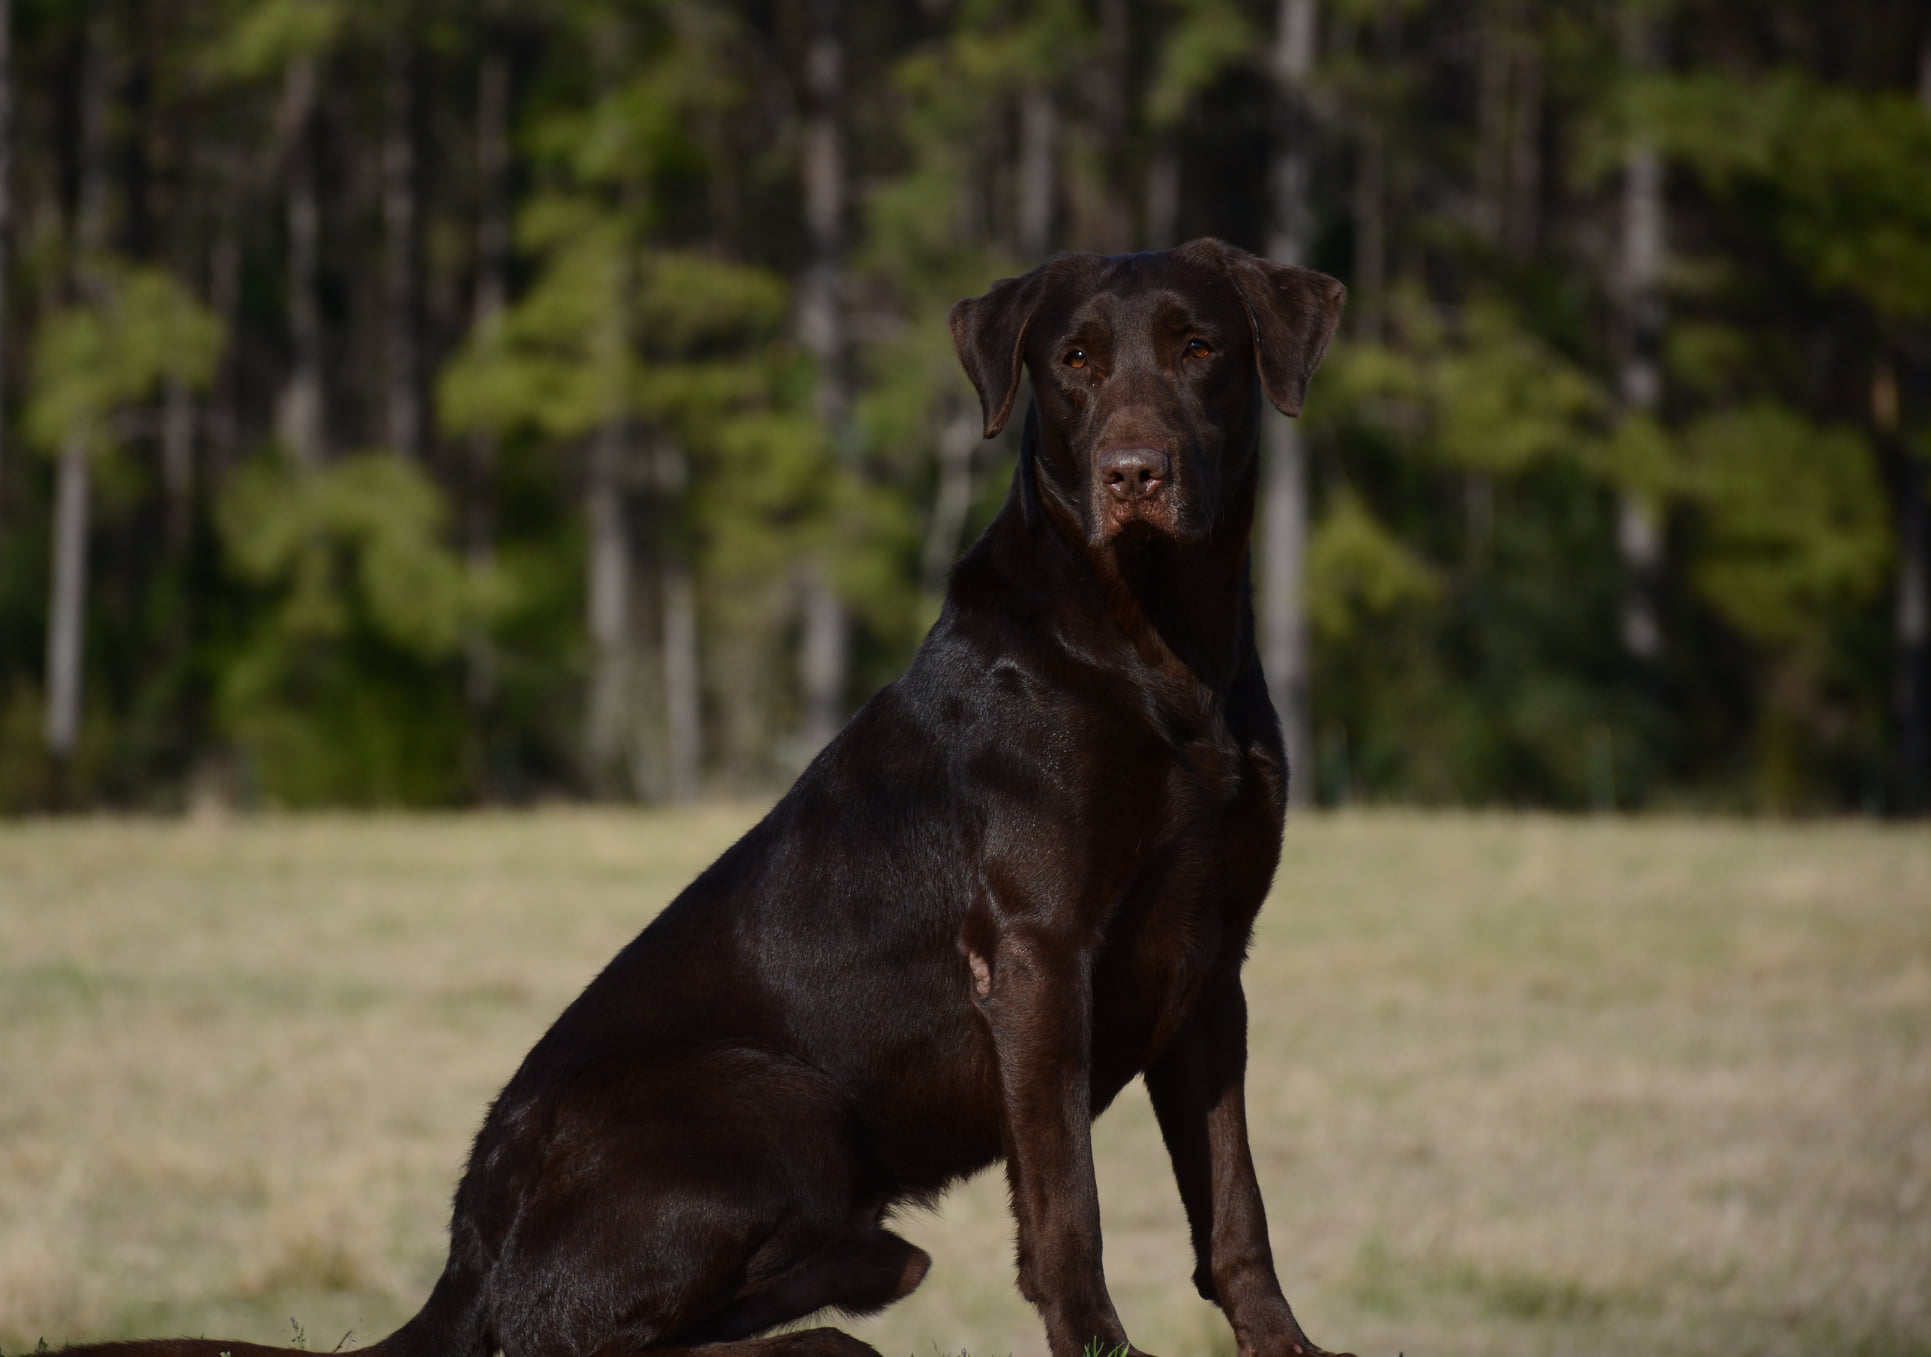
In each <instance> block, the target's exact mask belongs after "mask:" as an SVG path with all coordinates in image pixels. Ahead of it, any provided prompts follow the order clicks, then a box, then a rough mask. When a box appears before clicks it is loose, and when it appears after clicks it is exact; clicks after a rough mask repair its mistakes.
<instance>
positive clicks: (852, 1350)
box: [595, 1328, 880, 1357]
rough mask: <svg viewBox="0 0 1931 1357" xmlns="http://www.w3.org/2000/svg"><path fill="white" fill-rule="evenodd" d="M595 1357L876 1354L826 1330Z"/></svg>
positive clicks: (841, 1356)
mask: <svg viewBox="0 0 1931 1357" xmlns="http://www.w3.org/2000/svg"><path fill="white" fill-rule="evenodd" d="M595 1357H880V1354H879V1351H878V1349H877V1348H875V1347H873V1346H872V1345H871V1344H870V1343H863V1342H860V1341H859V1340H858V1339H856V1338H853V1337H852V1336H851V1335H850V1334H848V1333H845V1332H842V1331H841V1330H838V1329H829V1328H826V1329H802V1330H800V1331H798V1332H797V1333H774V1334H772V1335H771V1336H770V1337H768V1338H742V1339H738V1340H737V1341H735V1342H725V1343H694V1344H690V1345H686V1346H672V1347H653V1348H645V1349H644V1350H643V1351H641V1352H636V1353H633V1352H631V1351H630V1350H628V1349H624V1350H621V1351H620V1350H617V1349H606V1350H603V1351H599V1352H598V1353H597V1354H596V1355H595Z"/></svg>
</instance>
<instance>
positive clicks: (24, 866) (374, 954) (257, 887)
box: [0, 807, 1931, 1357]
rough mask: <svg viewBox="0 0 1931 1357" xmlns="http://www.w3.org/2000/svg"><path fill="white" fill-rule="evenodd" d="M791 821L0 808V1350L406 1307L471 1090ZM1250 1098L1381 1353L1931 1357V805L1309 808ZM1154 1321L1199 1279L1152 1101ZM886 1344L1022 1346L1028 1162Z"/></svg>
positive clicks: (1117, 1131)
mask: <svg viewBox="0 0 1931 1357" xmlns="http://www.w3.org/2000/svg"><path fill="white" fill-rule="evenodd" d="M753 813H754V812H752V811H750V810H745V809H740V808H728V807H725V808H718V807H713V808H707V809H703V810H697V811H692V812H688V813H679V814H621V813H589V812H585V813H575V812H571V813H561V812H558V813H545V814H537V815H530V816H517V817H511V816H473V817H466V818H451V819H404V818H384V819H368V820H357V819H346V818H345V819H288V820H282V819H265V820H258V821H233V822H226V821H206V822H201V821H190V822H186V823H171V824H163V823H151V822H132V823H126V822H114V821H99V822H77V823H32V824H16V825H11V826H0V1349H4V1351H6V1352H8V1353H18V1352H20V1351H22V1350H28V1351H30V1350H31V1349H32V1347H33V1345H34V1343H35V1341H36V1340H37V1339H38V1338H40V1337H41V1336H43V1335H44V1336H45V1337H47V1338H48V1339H49V1340H50V1341H53V1342H55V1343H58V1342H61V1341H65V1340H69V1339H79V1338H82V1337H96V1336H110V1335H120V1336H134V1335H150V1336H151V1335H167V1334H178V1333H207V1334H211V1335H220V1336H224V1337H234V1338H247V1339H255V1340H258V1341H276V1340H277V1339H278V1338H282V1339H288V1338H292V1337H293V1330H292V1329H291V1327H290V1320H291V1317H293V1319H294V1320H295V1321H296V1323H298V1324H299V1326H300V1327H301V1329H302V1330H304V1331H305V1335H306V1337H305V1341H306V1343H307V1345H308V1346H309V1347H311V1348H313V1349H317V1350H327V1349H329V1348H332V1347H333V1346H335V1344H336V1342H337V1340H338V1339H339V1338H341V1337H342V1336H343V1334H344V1333H345V1331H347V1330H350V1329H353V1330H354V1331H355V1334H356V1336H357V1337H356V1339H355V1340H351V1345H353V1343H354V1342H355V1341H360V1340H367V1339H372V1338H374V1337H376V1336H379V1335H380V1334H382V1333H384V1332H386V1331H387V1330H388V1329H389V1328H390V1327H391V1326H393V1325H394V1324H396V1323H397V1322H398V1321H400V1320H401V1319H403V1318H405V1317H406V1316H407V1315H408V1314H410V1313H411V1312H413V1310H414V1308H415V1306H416V1305H417V1304H418V1303H419V1302H420V1300H421V1299H422V1297H423V1296H424V1295H425V1294H426V1293H427V1289H428V1285H429V1282H430V1280H431V1278H432V1277H433V1276H434V1274H435V1272H436V1271H437V1268H438V1266H439V1264H440V1260H441V1249H442V1231H443V1225H444V1215H445V1203H446V1200H447V1196H448V1193H449V1190H450V1188H451V1186H452V1184H453V1182H454V1177H455V1174H456V1171H457V1169H458V1167H459V1165H460V1164H461V1161H462V1158H463V1155H464V1152H465V1150H466V1148H467V1140H468V1137H469V1136H470V1135H471V1134H472V1132H473V1131H474V1129H475V1126H476V1124H477V1121H478V1119H479V1117H480V1115H481V1112H482V1110H483V1107H484V1105H485V1103H486V1102H487V1100H488V1099H489V1097H490V1096H491V1095H492V1094H493V1093H494V1092H495V1090H496V1088H497V1086H498V1085H499V1084H500V1083H501V1082H502V1081H503V1080H504V1079H505V1078H506V1077H507V1076H508V1074H509V1073H510V1071H511V1070H512V1069H513V1068H514V1066H515V1064H516V1062H517V1061H518V1059H519V1058H520V1057H521V1055H522V1053H523V1051H524V1050H525V1048H526V1047H527V1046H528V1045H529V1044H530V1043H531V1042H532V1041H533V1040H534V1039H535V1038H536V1036H537V1035H538V1034H539V1033H540V1032H541V1031H542V1030H543V1028H544V1026H545V1025H546V1024H547V1023H548V1021H549V1020H550V1018H551V1017H552V1016H553V1015H554V1013H555V1012H556V1011H557V1009H558V1008H559V1007H561V1006H562V1005H563V1004H564V1003H565V1002H567V1001H568V999H569V998H570V997H571V996H572V995H573V994H574V993H575V992H576V990H577V989H578V988H579V987H580V986H581V985H582V984H583V983H584V982H585V981H586V980H587V979H588V978H589V977H590V975H591V974H592V973H593V972H594V970H595V969H596V968H597V967H598V966H600V965H601V964H602V963H603V961H604V960H605V959H607V957H608V956H609V955H610V953H611V952H613V951H614V950H615V949H616V948H617V946H618V945H620V944H621V943H622V942H623V941H624V940H625V939H626V938H628V937H629V936H630V935H631V934H632V933H633V932H634V931H635V930H636V929H637V928H638V927H639V926H640V925H641V924H642V923H643V922H644V921H645V920H646V919H648V918H649V917H650V915H651V914H652V912H653V911H655V910H656V909H657V908H658V907H659V905H661V904H662V903H663V902H664V901H665V900H667V899H668V898H669V897H670V896H671V895H672V894H673V893H674V892H675V891H676V890H677V889H678V888H679V887H680V886H681V885H682V884H683V883H684V882H685V881H686V880H688V879H689V878H690V876H691V875H692V874H693V873H694V872H695V871H696V870H697V869H698V868H699V867H701V866H702V865H703V864H704V863H705V862H706V861H708V860H709V859H710V858H711V857H712V856H713V855H714V854H715V853H716V852H717V851H718V850H719V849H720V848H721V847H722V846H723V845H724V844H725V843H727V842H728V841H729V840H730V839H731V838H732V837H733V836H734V835H736V834H737V833H738V832H739V831H740V830H741V829H742V828H743V827H744V826H745V825H746V824H747V823H748V822H749V819H750V817H751V815H752V814H753ZM1247 974H1248V994H1249V999H1250V1004H1251V1007H1252V1012H1253V1032H1252V1049H1253V1056H1252V1070H1251V1074H1250V1084H1249V1094H1248V1102H1249V1106H1250V1108H1251V1111H1252V1116H1253V1121H1254V1127H1253V1133H1254V1139H1255V1143H1256V1154H1257V1158H1258V1160H1259V1164H1260V1172H1261V1179H1262V1183H1263V1186H1264V1187H1265V1188H1266V1189H1267V1193H1268V1202H1269V1208H1270V1218H1271V1221H1272V1226H1273V1232H1274V1240H1275V1252H1276V1255H1277V1257H1278V1259H1279V1262H1280V1268H1281V1274H1282V1279H1283V1281H1284V1283H1285V1284H1286V1287H1287V1290H1288V1294H1289V1297H1290V1298H1291V1299H1292V1300H1293V1301H1294V1303H1295V1306H1296V1309H1297V1310H1298V1312H1299V1313H1300V1315H1301V1317H1302V1319H1303V1321H1304V1322H1305V1323H1306V1324H1307V1326H1308V1328H1309V1330H1310V1332H1311V1333H1312V1334H1313V1335H1314V1336H1315V1337H1316V1338H1317V1339H1320V1340H1321V1341H1322V1342H1324V1343H1327V1344H1328V1345H1329V1346H1337V1347H1338V1346H1348V1347H1352V1348H1354V1349H1355V1350H1356V1351H1358V1352H1360V1353H1362V1354H1364V1357H1365V1355H1366V1354H1376V1355H1377V1357H1379V1355H1380V1354H1388V1355H1389V1357H1393V1354H1395V1353H1396V1352H1406V1353H1407V1354H1409V1357H1428V1355H1430V1354H1444V1355H1446V1354H1476V1353H1482V1354H1529V1353H1547V1354H1562V1355H1563V1357H1582V1355H1583V1354H1594V1353H1603V1354H1607V1353H1615V1354H1627V1353H1632V1352H1643V1353H1671V1354H1674V1353H1681V1354H1702V1353H1707V1354H1725V1357H1731V1355H1733V1354H1749V1353H1764V1354H1782V1353H1793V1354H1794V1353H1819V1354H1844V1355H1845V1357H1851V1355H1853V1354H1862V1355H1863V1357H1902V1355H1903V1354H1907V1353H1931V834H1927V833H1926V832H1925V831H1923V830H1922V829H1888V828H1880V827H1874V826H1866V825H1857V824H1843V825H1791V824H1735V823H1691V822H1671V821H1664V822H1627V821H1615V820H1597V821H1584V820H1556V819H1545V818H1515V817H1500V816H1497V817H1467V816H1462V817H1453V816H1418V815H1404V814H1349V815H1341V816H1326V817H1307V818H1304V819H1302V820H1301V821H1299V822H1298V823H1297V824H1296V825H1295V826H1293V827H1292V828H1291V829H1290V831H1289V834H1288V844H1287V850H1286V858H1285V861H1284V863H1283V868H1282V872H1281V877H1280V883H1279V886H1278V887H1277V890H1276V893H1275V898H1274V900H1273V901H1272V903H1271V904H1270V906H1269V910H1268V912H1267V913H1266V914H1264V915H1263V916H1262V926H1261V931H1260V934H1259V937H1258V940H1257V942H1256V945H1255V948H1254V953H1253V959H1252V961H1251V962H1250V964H1249V967H1248V972H1247ZM1096 1140H1097V1152H1098V1159H1099V1177H1100V1189H1101V1194H1102V1202H1103V1210H1104V1213H1105V1219H1106V1246H1107V1251H1106V1259H1107V1268H1108V1275H1109V1277H1110V1278H1111V1281H1112V1287H1113V1293H1114V1296H1115V1298H1116V1300H1117V1301H1118V1303H1119V1307H1120V1310H1121V1313H1122V1315H1123V1317H1124V1318H1125V1320H1126V1323H1127V1327H1128V1330H1129V1331H1130V1332H1131V1333H1132V1334H1133V1335H1134V1336H1135V1339H1136V1341H1137V1342H1138V1343H1140V1345H1141V1346H1143V1347H1145V1348H1147V1349H1149V1350H1151V1351H1153V1352H1156V1353H1166V1354H1169V1355H1170V1357H1171V1354H1188V1353H1193V1354H1207V1353H1211V1352H1224V1351H1228V1350H1230V1349H1231V1346H1232V1344H1231V1339H1230V1336H1229V1335H1228V1333H1227V1331H1226V1329H1225V1327H1224V1325H1223V1324H1221V1323H1220V1321H1219V1320H1218V1318H1217V1317H1216V1315H1215V1313H1214V1312H1213V1311H1212V1310H1211V1309H1210V1308H1208V1307H1207V1306H1205V1305H1204V1304H1203V1303H1202V1302H1201V1301H1199V1300H1198V1299H1197V1298H1196V1297H1194V1296H1193V1295H1192V1292H1191V1289H1190V1288H1189V1286H1188V1285H1187V1282H1186V1278H1187V1274H1188V1272H1189V1271H1190V1263H1189V1261H1188V1260H1187V1257H1186V1244H1185V1231H1184V1227H1183V1225H1182V1223H1181V1217H1180V1211H1179V1206H1178V1203H1177V1200H1176V1199H1175V1196H1174V1192H1173V1189H1172V1185H1171V1178H1170V1176H1169V1174H1168V1172H1167V1168H1166V1162H1165V1156H1164V1152H1163V1151H1162V1149H1161V1147H1160V1144H1159V1138H1158V1135H1157V1133H1156V1131H1155V1130H1154V1127H1153V1122H1152V1117H1151V1115H1150V1114H1149V1112H1148V1111H1147V1107H1146V1100H1145V1096H1144V1094H1143V1093H1142V1092H1141V1091H1140V1090H1139V1088H1138V1087H1137V1086H1135V1087H1133V1088H1129V1089H1128V1090H1127V1092H1126V1093H1125V1094H1123V1095H1122V1097H1121V1099H1120V1102H1119V1104H1118V1105H1117V1106H1116V1107H1115V1108H1114V1109H1113V1111H1111V1112H1110V1113H1109V1114H1108V1115H1107V1116H1106V1118H1105V1119H1104V1120H1103V1121H1101V1123H1100V1124H1099V1127H1098V1129H1097V1132H1096ZM904 1230H905V1233H906V1234H907V1235H908V1236H909V1237H911V1238H912V1239H913V1240H914V1241H915V1242H918V1243H920V1244H922V1245H924V1246H925V1247H926V1248H928V1249H929V1250H930V1251H931V1252H932V1253H933V1254H934V1256H935V1258H936V1259H937V1263H936V1266H935V1267H934V1269H933V1271H932V1274H931V1275H930V1277H929V1278H928V1280H927V1281H926V1283H925V1285H924V1287H923V1288H922V1289H921V1290H920V1291H919V1292H918V1294H916V1295H915V1296H913V1297H912V1298H911V1299H910V1300H908V1301H906V1302H904V1303H903V1304H902V1305H900V1306H898V1307H897V1308H896V1309H894V1310H893V1311H890V1312H888V1313H887V1314H886V1315H884V1316H882V1317H880V1318H878V1319H876V1320H872V1321H868V1322H866V1323H864V1324H861V1325H856V1326H853V1327H854V1331H856V1332H859V1333H861V1334H862V1335H863V1336H864V1337H866V1338H867V1339H868V1340H869V1341H871V1342H873V1343H875V1344H877V1345H878V1346H880V1347H881V1348H882V1349H883V1350H884V1352H885V1353H886V1355H887V1357H930V1355H931V1354H933V1353H934V1352H935V1350H936V1352H938V1353H958V1352H959V1351H961V1350H962V1349H964V1350H967V1351H969V1352H970V1353H972V1354H974V1357H999V1355H1000V1354H1006V1353H1012V1354H1016V1355H1017V1357H1028V1355H1030V1354H1038V1353H1041V1352H1042V1351H1043V1348H1044V1345H1043V1343H1042V1341H1041V1337H1040V1333H1039V1329H1038V1326H1037V1324H1036V1322H1035V1321H1034V1319H1033V1317H1032V1315H1031V1313H1030V1311H1029V1310H1028V1309H1027V1308H1026V1307H1025V1306H1024V1304H1023V1302H1021V1301H1020V1300H1019V1298H1018V1296H1017V1294H1016V1293H1015V1292H1014V1290H1013V1288H1012V1284H1011V1261H1010V1226H1009V1224H1008V1221H1007V1217H1006V1214H1005V1206H1004V1189H1003V1180H1002V1179H1001V1177H1000V1175H998V1174H997V1173H993V1174H987V1175H982V1176H981V1177H980V1178H979V1179H977V1180H975V1181H974V1182H972V1183H970V1184H968V1185H967V1186H966V1187H965V1188H963V1189H961V1190H960V1191H958V1192H956V1193H955V1194H954V1195H953V1196H952V1198H950V1199H949V1200H948V1202H947V1203H946V1206H945V1209H944V1211H943V1213H942V1214H938V1215H933V1216H915V1217H913V1218H911V1219H909V1220H908V1221H907V1222H906V1223H905V1225H904Z"/></svg>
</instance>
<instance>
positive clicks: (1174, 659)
mask: <svg viewBox="0 0 1931 1357" xmlns="http://www.w3.org/2000/svg"><path fill="white" fill-rule="evenodd" d="M1035 437H1036V434H1035V426H1034V422H1033V420H1032V419H1030V418H1029V419H1028V420H1027V423H1026V429H1025V437H1024V438H1023V439H1022V441H1021V445H1020V454H1019V465H1018V466H1017V467H1016V468H1015V469H1014V472H1013V484H1012V490H1011V493H1010V494H1009V495H1008V496H1007V500H1006V504H1005V507H1004V508H1003V509H1001V511H1000V514H999V518H998V519H997V520H995V522H994V523H993V525H992V527H991V528H989V529H988V530H987V533H986V538H987V545H989V546H991V547H992V548H993V554H994V556H995V557H1000V556H1004V555H1005V553H1004V552H1002V551H1000V550H999V546H1000V540H999V539H1000V538H1002V537H1003V536H1005V535H1006V534H1012V535H1013V541H1014V544H1015V545H1017V544H1018V542H1019V541H1020V540H1024V541H1026V542H1029V543H1032V544H1033V548H1032V550H1031V551H1030V552H1028V553H1027V554H1026V555H1024V556H1023V557H1021V556H1013V557H1012V558H1011V559H1013V560H1015V561H1018V560H1022V559H1023V560H1024V561H1026V562H1027V564H1028V565H1029V566H1030V568H1031V569H1033V570H1037V569H1038V567H1039V563H1040V557H1039V555H1038V554H1037V544H1038V543H1040V542H1042V541H1043V542H1046V543H1048V544H1049V545H1050V548H1051V554H1052V556H1053V557H1054V558H1055V559H1057V560H1058V561H1059V562H1060V565H1061V567H1062V570H1063V572H1064V575H1065V576H1066V582H1067V583H1069V584H1071V585H1073V586H1074V587H1073V589H1072V591H1071V592H1070V593H1068V594H1066V595H1064V596H1063V597H1066V598H1069V599H1072V600H1075V604H1074V606H1075V608H1076V609H1077V610H1078V612H1079V613H1081V614H1082V615H1083V616H1085V617H1095V618H1103V619H1107V620H1110V621H1111V622H1112V623H1113V630H1114V631H1115V632H1116V633H1117V637H1116V639H1117V640H1119V641H1122V642H1124V643H1125V644H1126V645H1127V646H1128V647H1130V648H1131V649H1132V650H1133V651H1134V652H1135V654H1136V655H1137V656H1138V658H1139V660H1140V662H1141V665H1142V666H1143V667H1144V668H1145V669H1147V670H1149V671H1151V672H1152V674H1153V675H1154V676H1156V677H1157V678H1158V679H1160V680H1163V681H1164V682H1165V683H1166V684H1167V685H1171V686H1176V687H1178V688H1180V689H1183V690H1185V689H1195V688H1198V687H1202V686H1204V687H1205V688H1206V689H1207V690H1208V691H1209V692H1210V693H1211V694H1212V695H1213V696H1214V697H1215V698H1218V699H1224V698H1225V696H1226V694H1227V692H1228V690H1229V689H1230V688H1231V687H1232V685H1233V681H1234V678H1235V675H1236V674H1237V673H1238V672H1239V670H1240V667H1241V663H1242V661H1243V659H1244V658H1245V657H1246V655H1247V654H1248V652H1250V651H1252V649H1253V647H1254V626H1253V608H1252V603H1251V597H1250V592H1251V590H1250V583H1249V566H1248V554H1249V553H1248V543H1249V538H1250V536H1251V533H1252V530H1253V504H1254V496H1253V489H1254V487H1253V484H1252V482H1253V480H1254V478H1255V476H1256V468H1257V466H1258V458H1257V456H1255V455H1250V456H1249V457H1248V458H1247V459H1246V461H1245V464H1244V469H1243V470H1242V471H1241V472H1240V473H1239V474H1240V475H1241V476H1243V477H1244V478H1246V480H1247V481H1248V484H1246V485H1243V486H1241V487H1240V493H1237V494H1235V495H1233V496H1231V497H1230V502H1231V503H1233V504H1235V505H1238V506H1240V508H1239V511H1238V514H1237V516H1235V517H1232V518H1229V519H1226V520H1224V521H1220V522H1217V523H1215V524H1214V526H1213V528H1212V530H1211V531H1209V532H1208V533H1207V535H1206V536H1205V537H1203V538H1202V539H1201V540H1200V541H1198V542H1185V543H1183V542H1176V541H1174V540H1172V539H1171V538H1167V537H1163V536H1159V535H1156V534H1153V533H1151V532H1129V533H1125V534H1122V535H1120V536H1119V537H1116V538H1114V539H1113V540H1112V541H1111V542H1108V543H1106V544H1104V545H1100V546H1095V545H1093V544H1091V543H1090V542H1088V541H1087V540H1085V537H1084V535H1083V534H1082V533H1081V532H1080V530H1079V527H1078V525H1077V524H1075V523H1072V522H1070V521H1068V520H1067V518H1066V516H1065V515H1064V514H1063V513H1062V512H1061V511H1060V510H1058V509H1057V508H1056V507H1055V506H1054V504H1053V503H1052V501H1051V499H1050V498H1049V496H1048V495H1047V494H1046V493H1045V492H1043V491H1042V489H1041V486H1040V484H1039V476H1040V474H1041V472H1040V469H1039V466H1038V461H1037V458H1036V456H1035V446H1034V439H1035ZM1255 451H1256V452H1257V451H1258V450H1257V449H1256V450H1255ZM1089 591H1090V593H1091V594H1097V595H1098V601H1099V602H1100V603H1101V604H1102V606H1100V607H1097V608H1096V607H1093V606H1092V605H1091V604H1090V603H1089V604H1085V605H1081V604H1079V603H1078V602H1077V600H1078V599H1079V596H1080V595H1081V594H1086V593H1089Z"/></svg>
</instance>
